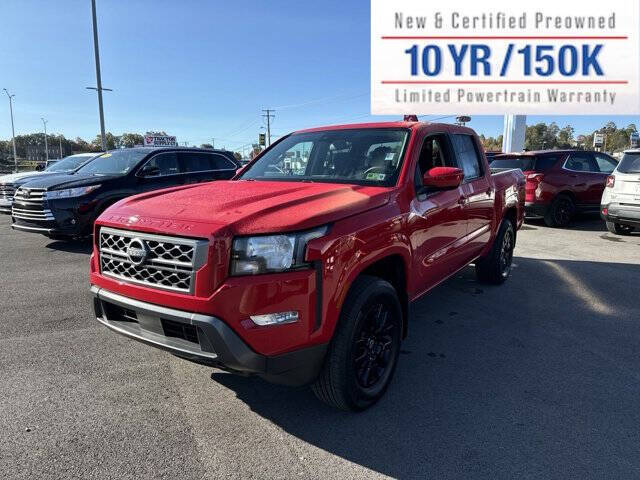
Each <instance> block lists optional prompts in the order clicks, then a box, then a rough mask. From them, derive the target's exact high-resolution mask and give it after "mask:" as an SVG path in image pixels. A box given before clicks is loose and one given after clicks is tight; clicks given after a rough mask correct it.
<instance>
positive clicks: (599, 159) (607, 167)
mask: <svg viewBox="0 0 640 480" xmlns="http://www.w3.org/2000/svg"><path fill="white" fill-rule="evenodd" d="M595 157H596V163H597V164H598V169H599V170H600V173H613V171H614V170H615V169H616V167H617V166H618V164H617V163H616V162H615V160H613V159H612V158H610V157H608V156H606V155H603V154H601V153H596V154H595Z"/></svg>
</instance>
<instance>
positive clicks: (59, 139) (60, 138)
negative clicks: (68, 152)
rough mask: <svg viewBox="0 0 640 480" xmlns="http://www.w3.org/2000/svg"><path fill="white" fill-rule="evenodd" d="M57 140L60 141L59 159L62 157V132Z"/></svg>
mask: <svg viewBox="0 0 640 480" xmlns="http://www.w3.org/2000/svg"><path fill="white" fill-rule="evenodd" d="M58 141H59V142H60V159H62V134H60V135H59V136H58Z"/></svg>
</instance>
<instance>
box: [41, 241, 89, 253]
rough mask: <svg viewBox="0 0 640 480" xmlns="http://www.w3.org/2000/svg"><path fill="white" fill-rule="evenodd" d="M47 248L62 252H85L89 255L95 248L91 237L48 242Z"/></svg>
mask: <svg viewBox="0 0 640 480" xmlns="http://www.w3.org/2000/svg"><path fill="white" fill-rule="evenodd" d="M46 248H48V249H50V250H57V251H60V252H67V253H83V254H86V255H89V254H91V251H92V250H93V243H91V239H90V238H89V239H83V240H56V241H53V242H51V243H48V244H47V245H46Z"/></svg>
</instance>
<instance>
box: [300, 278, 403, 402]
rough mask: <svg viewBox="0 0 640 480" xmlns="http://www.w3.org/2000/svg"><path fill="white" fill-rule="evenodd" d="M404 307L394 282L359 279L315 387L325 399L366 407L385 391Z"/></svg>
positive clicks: (392, 369) (394, 360) (397, 349)
mask: <svg viewBox="0 0 640 480" xmlns="http://www.w3.org/2000/svg"><path fill="white" fill-rule="evenodd" d="M401 335H402V309H401V307H400V301H399V300H398V294H397V293H396V291H395V289H394V288H393V287H392V286H391V284H390V283H388V282H386V281H384V280H382V279H380V278H377V277H370V276H367V275H363V276H360V277H358V278H357V279H356V281H355V282H354V284H353V286H352V287H351V290H350V291H349V294H348V295H347V299H346V300H345V303H344V306H343V307H342V312H341V313H340V319H339V323H338V325H337V327H336V331H335V332H334V335H333V339H332V340H331V345H330V346H329V351H328V352H327V356H326V358H325V363H324V366H323V368H322V371H321V372H320V375H319V376H318V378H317V379H316V381H315V383H313V384H312V386H311V388H312V390H313V392H314V393H315V394H316V396H317V397H318V398H319V399H320V400H322V401H323V402H324V403H326V404H328V405H330V406H332V407H335V408H337V409H340V410H346V411H362V410H365V409H367V408H369V407H371V406H372V405H373V404H374V403H376V402H377V401H378V400H379V399H380V398H381V397H382V396H383V395H384V393H385V391H386V390H387V387H388V386H389V383H390V382H391V379H392V378H393V374H394V372H395V368H396V365H397V363H398V355H399V353H400V342H401Z"/></svg>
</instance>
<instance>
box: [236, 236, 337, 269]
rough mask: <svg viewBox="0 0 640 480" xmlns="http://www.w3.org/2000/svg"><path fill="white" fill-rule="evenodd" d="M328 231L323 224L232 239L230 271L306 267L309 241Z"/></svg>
mask: <svg viewBox="0 0 640 480" xmlns="http://www.w3.org/2000/svg"><path fill="white" fill-rule="evenodd" d="M326 233H327V227H326V226H324V227H320V228H317V229H314V230H310V231H307V232H302V233H292V234H283V235H264V236H259V237H239V238H236V239H234V240H233V248H232V252H231V275H257V274H260V273H275V272H284V271H286V270H295V269H299V268H306V267H308V266H309V265H308V264H307V263H306V262H305V260H304V255H305V250H306V246H307V243H308V242H309V241H311V240H313V239H315V238H320V237H322V236H323V235H325V234H326Z"/></svg>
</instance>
